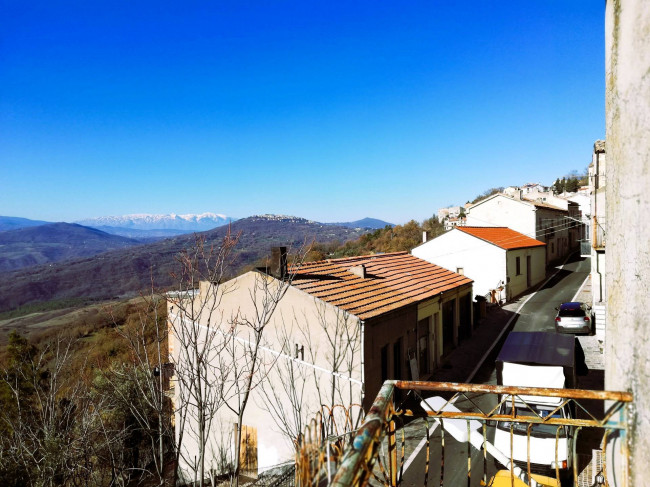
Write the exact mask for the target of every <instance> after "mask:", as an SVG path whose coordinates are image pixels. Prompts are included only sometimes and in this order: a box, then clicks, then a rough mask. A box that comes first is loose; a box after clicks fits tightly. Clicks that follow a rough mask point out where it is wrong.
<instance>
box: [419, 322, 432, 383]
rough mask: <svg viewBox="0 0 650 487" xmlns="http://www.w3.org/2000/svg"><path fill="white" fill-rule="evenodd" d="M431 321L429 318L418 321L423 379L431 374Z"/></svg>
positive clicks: (420, 367)
mask: <svg viewBox="0 0 650 487" xmlns="http://www.w3.org/2000/svg"><path fill="white" fill-rule="evenodd" d="M429 321H430V318H428V317H427V318H424V319H422V320H420V321H418V368H419V369H420V374H422V376H423V377H424V375H426V374H428V373H429V372H431V370H430V368H429V363H430V362H431V359H430V358H429V357H430V355H429V341H430V340H429Z"/></svg>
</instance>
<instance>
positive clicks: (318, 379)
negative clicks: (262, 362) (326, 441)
mask: <svg viewBox="0 0 650 487" xmlns="http://www.w3.org/2000/svg"><path fill="white" fill-rule="evenodd" d="M314 309H315V310H316V311H315V313H314V314H307V313H306V312H305V311H304V310H303V312H302V313H300V314H297V313H295V312H294V315H293V319H292V320H291V326H290V327H287V326H284V327H281V328H279V329H278V330H277V342H278V343H279V344H280V349H281V353H280V354H279V357H278V359H277V361H276V363H273V364H272V368H271V367H269V368H267V369H266V371H265V373H266V374H267V376H271V375H275V376H276V380H267V381H264V382H262V385H261V387H260V389H261V391H262V397H263V398H264V400H263V401H262V403H263V407H264V408H265V409H266V410H267V411H268V412H270V413H271V415H272V417H273V419H274V421H275V423H276V425H277V426H278V428H279V429H280V430H281V431H282V432H283V433H284V434H285V436H286V437H287V438H288V439H290V440H291V441H292V442H293V444H294V445H295V446H296V448H297V449H298V448H299V447H300V438H301V435H302V433H303V431H304V430H305V428H306V426H307V425H308V423H309V422H310V420H311V419H312V418H314V417H317V416H318V417H319V418H320V420H321V422H322V425H323V427H324V429H325V431H324V432H325V433H326V434H327V435H342V434H345V433H347V432H349V431H351V430H352V429H354V428H355V427H356V426H357V425H358V423H359V421H360V419H361V416H362V414H363V409H362V408H361V405H360V404H359V403H358V402H357V401H359V402H360V398H361V390H362V377H361V369H360V365H361V329H360V322H359V320H358V319H357V318H356V317H354V316H352V315H350V314H349V313H347V312H346V311H344V310H341V309H340V308H336V307H333V306H331V305H328V304H327V303H325V302H323V301H320V300H318V299H314ZM298 343H301V344H302V345H301V346H300V347H298ZM292 353H293V355H292Z"/></svg>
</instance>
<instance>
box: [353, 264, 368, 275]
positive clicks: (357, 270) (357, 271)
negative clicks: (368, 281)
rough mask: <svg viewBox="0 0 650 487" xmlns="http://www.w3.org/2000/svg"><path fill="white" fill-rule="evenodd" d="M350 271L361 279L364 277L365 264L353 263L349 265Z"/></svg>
mask: <svg viewBox="0 0 650 487" xmlns="http://www.w3.org/2000/svg"><path fill="white" fill-rule="evenodd" d="M350 272H351V273H352V274H354V275H355V276H359V277H360V278H361V279H365V278H366V266H365V265H363V264H360V265H355V266H354V267H350Z"/></svg>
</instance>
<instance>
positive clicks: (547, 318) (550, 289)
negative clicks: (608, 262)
mask: <svg viewBox="0 0 650 487" xmlns="http://www.w3.org/2000/svg"><path fill="white" fill-rule="evenodd" d="M589 271H590V260H589V258H581V257H579V256H577V255H576V256H574V257H572V258H570V259H569V260H568V262H567V263H566V264H565V265H563V266H560V268H559V270H558V271H557V273H556V274H555V275H554V276H553V277H552V278H551V279H550V280H549V281H548V282H547V283H546V284H544V285H543V286H542V287H541V289H539V290H538V291H537V292H536V293H535V294H533V295H532V296H530V295H525V296H522V297H521V298H520V299H519V300H518V301H515V302H512V303H508V304H507V305H505V306H504V307H503V308H504V309H505V310H507V311H510V312H511V313H514V312H516V311H517V310H519V311H518V315H517V316H514V318H513V322H514V327H513V329H512V331H554V318H555V314H556V311H555V307H556V306H558V305H559V304H560V303H562V302H566V301H570V300H572V299H573V298H574V296H575V295H576V293H577V292H578V291H579V289H580V287H581V286H582V284H583V283H584V281H585V279H586V278H587V276H588V275H589ZM522 303H524V304H523V306H522ZM520 307H521V309H519V308H520ZM504 325H505V323H504ZM506 335H507V334H504V336H503V337H502V338H501V339H500V340H499V343H498V344H497V345H496V346H495V347H494V350H493V351H492V352H491V353H490V354H489V355H488V356H487V357H471V356H467V357H466V358H467V360H476V361H479V360H481V359H482V358H485V361H484V362H483V364H482V366H481V367H480V368H479V369H478V371H477V372H476V374H475V376H474V378H473V380H472V382H474V383H477V384H496V372H495V366H494V360H495V358H496V355H497V354H498V351H499V349H500V347H501V344H502V342H503V339H504V338H505V336H506ZM475 401H476V403H477V405H478V406H479V407H481V409H483V410H488V409H489V408H491V407H494V406H495V405H496V399H495V398H488V397H486V396H481V397H480V398H478V399H476V400H475ZM491 401H493V404H490V402H491ZM455 406H456V407H458V408H459V409H461V410H462V409H463V404H462V403H461V402H460V401H458V402H456V403H455ZM466 407H471V404H467V405H466ZM414 423H415V422H414ZM411 428H412V432H411V433H410V434H409V437H410V439H409V440H407V442H412V443H414V444H412V445H410V448H408V445H407V451H408V450H411V452H410V453H411V456H409V455H408V454H407V455H406V467H407V468H406V470H405V472H404V480H403V484H402V485H405V486H421V485H423V483H424V475H425V470H426V448H425V447H422V448H421V449H420V450H419V451H418V450H417V447H416V446H415V444H416V443H418V442H419V441H420V440H421V438H422V437H423V436H425V429H424V424H422V425H419V426H418V425H416V424H413V425H412V426H409V428H407V429H411ZM492 430H493V427H489V428H488V439H491V438H493V435H494V433H493V431H492ZM429 431H430V432H431V438H430V441H431V451H430V464H429V466H428V480H427V485H440V473H441V468H440V462H439V459H440V457H441V452H442V449H441V441H440V440H441V438H440V436H441V435H440V428H439V427H436V426H433V427H432V428H430V430H429ZM413 450H415V451H413ZM467 456H468V445H467V444H461V443H458V442H456V441H455V440H454V439H453V438H451V436H450V435H449V434H446V435H445V457H444V485H467V463H468V462H467ZM471 457H472V461H471V470H472V475H471V481H470V485H472V486H474V485H476V486H478V485H480V481H481V479H482V476H483V462H484V459H483V454H482V452H478V451H476V450H473V451H472V452H471ZM487 468H488V470H487V475H488V479H489V478H490V476H491V475H493V474H494V473H495V471H496V467H495V465H494V461H493V459H492V458H489V456H488V459H487Z"/></svg>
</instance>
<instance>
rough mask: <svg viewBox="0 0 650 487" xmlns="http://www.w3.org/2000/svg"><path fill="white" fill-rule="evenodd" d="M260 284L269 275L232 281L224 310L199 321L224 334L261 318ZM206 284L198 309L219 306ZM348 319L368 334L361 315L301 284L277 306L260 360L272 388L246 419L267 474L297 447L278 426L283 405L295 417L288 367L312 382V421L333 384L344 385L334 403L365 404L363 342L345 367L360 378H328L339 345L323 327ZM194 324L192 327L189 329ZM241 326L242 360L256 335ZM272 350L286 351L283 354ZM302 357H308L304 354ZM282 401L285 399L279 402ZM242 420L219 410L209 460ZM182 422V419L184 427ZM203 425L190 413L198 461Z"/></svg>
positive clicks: (188, 440) (305, 399)
mask: <svg viewBox="0 0 650 487" xmlns="http://www.w3.org/2000/svg"><path fill="white" fill-rule="evenodd" d="M260 279H265V278H264V276H262V275H261V274H258V273H256V272H249V273H247V274H244V275H243V276H240V277H238V278H237V279H233V280H232V281H229V282H228V283H226V285H225V286H224V288H223V289H224V290H227V292H226V293H225V294H223V295H221V296H220V302H219V304H218V306H217V307H216V308H215V310H214V311H213V312H211V313H208V312H205V313H203V314H202V316H201V317H200V319H199V323H200V324H201V325H202V326H206V325H207V324H208V315H210V316H211V318H210V326H212V327H214V326H221V330H222V331H227V330H228V329H229V328H230V326H231V323H232V321H233V318H234V317H235V315H237V314H238V315H239V317H240V320H241V318H248V319H249V320H254V319H255V316H256V311H255V306H254V302H255V300H256V301H257V305H258V310H259V309H262V307H261V306H260V305H261V302H262V300H263V299H264V298H263V296H264V293H263V292H262V289H261V287H260V283H261V281H260ZM267 279H269V281H268V282H269V283H270V286H271V288H270V289H274V288H275V287H276V286H277V282H278V281H275V280H274V279H271V278H268V277H267ZM201 284H202V286H201V292H202V296H199V297H197V298H196V302H197V304H200V303H204V302H205V301H208V302H210V301H211V299H210V298H208V299H206V295H210V294H209V290H210V289H211V288H210V287H209V286H208V285H207V283H201ZM255 288H257V289H258V293H257V295H256V299H253V298H252V296H251V290H252V289H255ZM207 308H208V309H210V308H212V306H210V305H209V306H208V307H207ZM345 320H347V321H346V322H347V323H348V325H349V327H350V329H351V330H359V334H360V324H359V320H358V319H357V318H355V317H352V316H350V315H348V314H342V313H341V311H340V310H338V309H337V308H334V307H333V306H331V305H328V304H326V303H324V302H322V301H319V300H316V299H314V298H313V297H312V296H310V295H308V294H306V293H304V292H302V291H300V290H298V289H296V288H294V287H289V288H288V289H287V292H286V294H285V295H284V297H283V298H282V299H281V301H280V302H279V304H278V306H277V308H276V309H275V312H274V313H273V316H272V318H271V320H270V322H269V324H268V325H267V328H266V330H265V331H264V335H263V336H264V340H263V347H264V349H263V350H261V354H260V363H261V364H263V367H262V369H260V370H259V371H258V372H257V374H256V379H255V380H256V381H257V382H260V381H263V385H264V388H263V387H262V386H257V387H256V388H255V389H254V390H253V392H252V395H251V400H250V402H249V404H248V406H247V409H246V412H245V415H244V419H243V422H242V423H243V424H244V425H246V426H252V427H255V428H257V435H258V438H257V442H258V460H259V464H258V465H259V468H260V469H264V468H267V467H270V466H273V465H276V464H278V463H280V462H282V461H285V460H288V459H291V458H292V456H293V452H294V450H293V447H292V444H291V442H290V441H289V439H288V438H287V436H286V435H285V434H284V433H283V432H282V428H281V426H280V425H279V424H278V420H279V416H280V414H279V411H280V409H278V407H277V406H278V405H281V406H282V407H283V408H284V411H285V415H290V414H292V413H293V409H292V407H291V404H290V402H289V399H288V394H287V392H288V391H287V389H286V387H287V385H291V384H292V383H291V381H290V379H289V378H288V372H287V369H286V366H287V365H288V364H289V363H293V364H294V366H295V367H294V369H295V370H296V371H297V373H298V374H299V377H298V378H297V379H296V380H295V384H294V385H295V386H296V388H300V386H301V384H302V383H304V384H305V388H304V391H303V392H302V394H303V396H302V400H301V405H302V407H303V411H302V418H303V420H304V421H306V420H308V419H311V418H313V417H314V416H315V414H316V412H317V411H318V410H319V409H320V405H321V404H331V403H332V400H331V390H332V387H331V384H332V381H333V380H335V381H336V384H337V387H336V389H337V392H338V394H337V395H336V397H335V399H334V404H343V405H349V404H355V403H356V404H360V403H361V401H362V391H361V385H360V384H361V380H362V372H361V344H360V341H359V346H358V348H357V350H356V352H355V353H354V354H353V353H352V352H351V351H349V350H347V351H346V353H345V354H344V357H343V358H342V360H344V361H345V362H348V361H352V362H351V363H352V364H353V366H352V369H353V370H352V375H351V377H350V379H352V380H346V379H345V378H342V377H336V378H333V376H332V374H329V373H327V371H328V370H329V371H331V370H332V365H331V362H332V353H331V352H332V347H331V346H330V345H329V341H328V339H327V335H326V333H325V332H324V331H323V329H322V326H321V324H323V323H325V324H327V326H329V327H330V329H331V328H332V326H334V324H335V323H339V324H340V323H341V322H342V321H345ZM187 326H190V325H189V324H188V325H187ZM239 328H240V329H239V332H238V334H237V337H238V339H239V340H238V341H237V342H236V344H235V345H234V347H235V348H236V353H237V355H238V356H239V357H241V356H242V355H243V354H244V347H246V346H247V343H246V342H247V341H248V342H250V341H252V336H251V335H250V334H249V333H248V331H247V329H246V327H245V326H241V325H240V327H239ZM283 330H286V333H287V334H288V336H290V337H291V339H290V340H289V345H290V347H289V348H290V349H289V350H286V349H285V350H282V346H281V345H282V343H283V339H282V333H284V331H283ZM305 330H309V338H307V337H306V335H305ZM359 336H360V335H359ZM359 340H360V338H359ZM295 344H298V346H299V347H301V346H304V347H305V352H304V361H302V360H301V361H300V362H296V361H292V358H293V357H294V353H295V348H294V347H295ZM180 346H181V345H180V343H179V342H178V338H177V337H176V340H175V342H174V344H173V348H174V350H175V352H176V354H178V353H179V350H180ZM272 351H274V352H284V353H282V354H280V355H278V354H277V353H273V352H272ZM287 352H288V353H287ZM219 353H221V354H222V357H223V355H224V353H225V354H226V360H229V359H230V356H229V355H228V354H229V351H228V350H226V351H225V352H224V350H223V349H222V350H221V351H220V352H219ZM300 358H301V359H302V355H301V356H300ZM210 360H211V361H213V363H217V360H218V354H217V352H216V351H215V352H213V353H212V354H211V356H210ZM244 362H245V361H244V360H240V361H238V363H239V364H240V365H241V364H243V363H244ZM310 365H315V366H317V367H319V368H322V369H325V370H320V369H319V368H316V367H312V366H310ZM264 372H268V375H265V374H263V373H264ZM341 374H342V375H343V376H349V374H348V372H347V370H342V371H341ZM231 379H232V378H231ZM316 384H318V385H319V387H320V388H321V389H320V391H319V390H318V389H317V387H316ZM272 388H273V389H274V390H275V391H276V393H277V394H278V395H277V396H274V399H273V402H274V404H275V412H273V413H271V412H269V410H268V409H269V406H268V405H267V404H268V402H269V398H268V396H266V395H265V394H264V391H265V390H266V391H267V393H268V392H269V391H270V390H272ZM175 392H176V394H177V397H176V398H175V402H176V404H181V400H180V397H179V392H180V389H179V388H178V387H176V391H175ZM233 392H234V391H233V390H231V391H230V392H229V393H228V395H229V400H230V402H231V403H232V402H235V401H236V396H235V395H233ZM278 398H279V400H277V399H278ZM236 422H237V419H236V416H235V415H234V414H233V413H232V412H231V411H229V410H228V408H227V407H226V406H225V405H224V406H222V407H221V408H220V409H219V411H218V414H217V416H216V417H215V420H214V427H213V428H211V432H212V436H211V437H212V439H213V441H212V443H211V445H210V447H209V448H208V450H209V452H208V458H210V459H211V458H212V457H214V456H215V455H216V451H217V448H218V446H219V444H223V443H224V442H225V443H229V442H232V440H231V439H230V437H229V436H228V435H229V434H230V432H231V431H232V428H233V425H234V423H236ZM178 424H179V423H178V420H177V426H178ZM196 424H197V423H196V420H195V414H194V415H193V414H190V415H189V417H188V419H187V423H186V425H185V433H184V435H185V436H184V440H183V451H184V457H185V458H189V459H191V458H194V456H196V455H198V441H197V439H196V434H195V433H194V432H195V431H196ZM181 463H187V462H181ZM182 467H184V468H185V469H188V467H187V465H182Z"/></svg>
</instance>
